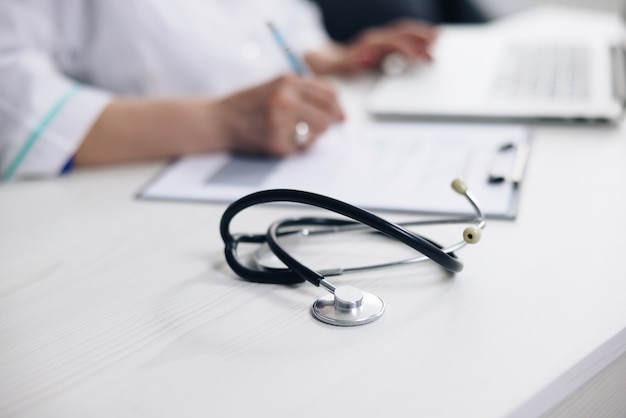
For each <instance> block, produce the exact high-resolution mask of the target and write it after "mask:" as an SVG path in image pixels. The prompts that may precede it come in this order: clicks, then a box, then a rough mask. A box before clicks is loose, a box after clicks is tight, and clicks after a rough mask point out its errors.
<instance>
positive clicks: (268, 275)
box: [220, 189, 463, 286]
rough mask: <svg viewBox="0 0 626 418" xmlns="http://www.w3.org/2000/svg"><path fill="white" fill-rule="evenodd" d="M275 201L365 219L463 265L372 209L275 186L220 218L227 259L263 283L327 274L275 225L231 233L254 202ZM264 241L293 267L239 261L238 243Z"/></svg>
mask: <svg viewBox="0 0 626 418" xmlns="http://www.w3.org/2000/svg"><path fill="white" fill-rule="evenodd" d="M273 202H292V203H301V204H305V205H310V206H316V207H319V208H322V209H326V210H329V211H332V212H335V213H338V214H341V215H344V216H346V217H348V218H350V219H353V220H355V221H357V222H360V223H363V224H365V225H367V226H369V227H371V228H373V229H375V230H377V231H379V232H380V233H382V234H384V235H386V236H388V237H390V238H393V239H396V240H398V241H400V242H402V243H403V244H405V245H407V246H409V247H411V248H413V249H415V250H416V251H418V252H420V253H421V254H423V255H425V256H427V257H429V258H430V259H431V260H433V261H434V262H435V263H437V264H439V265H440V266H441V267H443V268H444V269H446V270H448V271H450V272H453V273H457V272H459V271H461V270H462V269H463V264H462V263H461V261H459V260H458V259H457V258H455V257H454V256H453V255H450V254H447V253H446V252H444V251H442V250H441V249H440V248H438V247H437V246H436V245H434V244H432V243H431V242H430V241H428V240H426V239H424V238H422V237H420V236H419V235H416V234H414V233H412V232H410V231H408V230H407V229H405V228H403V227H401V226H399V225H397V224H394V223H392V222H389V221H386V220H384V219H382V218H380V217H379V216H376V215H374V214H373V213H371V212H368V211H366V210H363V209H361V208H358V207H356V206H353V205H350V204H348V203H345V202H342V201H340V200H336V199H333V198H330V197H327V196H323V195H319V194H316V193H311V192H305V191H301V190H292V189H273V190H263V191H259V192H256V193H252V194H249V195H247V196H244V197H242V198H241V199H238V200H237V201H235V202H233V203H232V204H231V205H230V206H229V207H228V208H227V209H226V211H224V214H223V215H222V219H221V222H220V234H221V236H222V240H223V241H224V244H225V255H226V260H227V262H228V264H229V266H230V267H231V268H232V269H233V271H234V272H235V273H237V274H238V275H239V276H241V277H242V278H244V279H246V280H250V281H254V282H260V283H280V284H295V283H300V282H302V281H303V278H302V277H300V275H303V276H305V277H304V278H305V279H306V280H308V281H310V282H311V283H313V284H315V285H316V286H318V285H319V280H320V279H322V278H323V277H321V276H319V274H317V273H315V272H314V271H313V270H310V269H308V268H307V267H305V266H303V265H302V264H301V263H299V262H298V261H297V260H295V259H294V258H293V257H291V256H290V255H289V254H288V253H287V252H286V251H284V250H283V249H282V248H281V246H280V245H279V244H278V243H277V237H276V236H274V237H273V238H272V237H271V236H270V235H272V234H271V233H270V232H271V228H270V232H268V234H267V235H247V236H243V235H240V236H234V235H233V234H231V233H230V223H231V221H232V219H233V218H234V217H235V216H236V215H237V214H238V213H239V212H241V211H242V210H244V209H246V208H248V207H250V206H254V205H258V204H263V203H273ZM274 235H275V228H274ZM268 237H269V239H268ZM264 241H267V242H268V245H270V246H271V248H272V251H273V252H275V254H276V256H277V257H278V258H279V259H280V260H281V261H282V262H283V263H284V264H285V265H286V266H288V267H289V268H290V269H285V270H283V271H275V270H274V271H263V270H255V269H251V268H248V267H245V266H243V265H242V264H241V263H240V262H239V260H238V259H237V256H236V251H237V245H238V243H240V242H257V243H261V242H264ZM294 270H295V271H294ZM309 273H312V274H309ZM318 276H319V277H318Z"/></svg>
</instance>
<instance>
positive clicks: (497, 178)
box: [487, 141, 529, 188]
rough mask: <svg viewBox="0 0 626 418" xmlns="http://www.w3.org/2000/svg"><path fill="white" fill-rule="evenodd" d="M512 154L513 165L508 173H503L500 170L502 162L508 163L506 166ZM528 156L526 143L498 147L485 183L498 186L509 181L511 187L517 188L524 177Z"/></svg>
mask: <svg viewBox="0 0 626 418" xmlns="http://www.w3.org/2000/svg"><path fill="white" fill-rule="evenodd" d="M512 152H514V153H515V155H514V156H513V164H512V165H511V168H510V171H509V172H508V173H504V171H505V170H502V161H505V162H509V163H508V164H507V166H508V165H509V164H510V158H511V155H510V153H512ZM528 155H529V146H528V143H526V141H520V142H507V143H505V144H503V145H501V146H500V147H498V149H497V150H496V156H495V158H494V160H493V162H492V163H491V166H490V168H489V171H488V174H487V183H489V184H500V183H504V182H506V181H509V182H511V184H512V185H513V187H515V188H517V187H519V185H520V183H521V182H522V178H523V177H524V171H525V170H526V162H527V161H528Z"/></svg>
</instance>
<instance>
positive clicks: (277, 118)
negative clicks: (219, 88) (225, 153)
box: [219, 75, 344, 156]
mask: <svg viewBox="0 0 626 418" xmlns="http://www.w3.org/2000/svg"><path fill="white" fill-rule="evenodd" d="M219 104H220V109H221V114H222V115H223V117H222V118H221V124H222V125H223V126H224V129H223V131H225V134H224V136H225V137H226V142H227V144H228V145H227V148H228V149H229V150H232V151H239V152H246V153H256V154H269V155H275V156H283V155H289V154H293V153H295V152H298V151H301V150H302V149H304V148H306V147H308V146H310V145H311V144H312V143H313V142H314V141H315V140H316V139H317V138H318V137H319V136H320V135H321V134H322V133H324V132H325V131H326V130H327V129H328V128H329V127H330V126H331V125H332V124H333V123H336V122H338V121H341V120H343V119H344V112H343V110H342V108H341V105H340V104H339V100H338V98H337V93H336V92H335V90H334V89H333V88H332V87H331V86H330V85H329V84H327V83H325V82H324V81H322V80H319V79H304V78H301V77H297V76H295V75H286V76H282V77H279V78H278V79H276V80H273V81H271V82H268V83H265V84H263V85H260V86H257V87H254V88H251V89H248V90H244V91H241V92H238V93H236V94H233V95H232V96H229V97H227V98H225V99H223V100H222V101H220V103H219Z"/></svg>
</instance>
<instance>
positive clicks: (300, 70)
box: [267, 22, 313, 77]
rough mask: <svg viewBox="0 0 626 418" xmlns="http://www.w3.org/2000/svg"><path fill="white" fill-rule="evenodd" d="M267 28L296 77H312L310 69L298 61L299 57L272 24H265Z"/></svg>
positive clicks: (300, 60) (301, 61) (302, 61)
mask: <svg viewBox="0 0 626 418" xmlns="http://www.w3.org/2000/svg"><path fill="white" fill-rule="evenodd" d="M267 27H268V28H270V31H271V32H272V35H273V36H274V40H275V41H276V43H277V44H278V46H279V47H280V49H282V50H283V52H284V53H285V55H286V56H287V59H288V60H289V65H291V68H292V69H293V70H294V71H295V72H296V73H297V74H298V75H300V76H302V77H309V76H312V75H313V71H311V69H310V68H309V67H308V66H307V65H306V63H305V62H304V60H302V59H300V57H298V56H297V55H296V54H295V53H294V52H293V50H292V49H291V47H290V46H289V45H288V44H287V41H285V38H284V37H283V35H282V34H281V33H280V31H279V30H278V29H277V28H276V26H274V24H273V23H272V22H267Z"/></svg>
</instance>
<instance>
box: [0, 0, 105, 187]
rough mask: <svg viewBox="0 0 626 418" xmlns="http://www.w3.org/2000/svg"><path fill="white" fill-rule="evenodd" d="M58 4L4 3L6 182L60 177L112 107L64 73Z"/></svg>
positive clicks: (0, 93)
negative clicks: (60, 60) (59, 61)
mask: <svg viewBox="0 0 626 418" xmlns="http://www.w3.org/2000/svg"><path fill="white" fill-rule="evenodd" d="M55 3H56V2H55V1H52V0H48V1H44V0H3V1H2V2H0V174H1V176H2V179H3V180H10V179H19V178H30V177H51V176H55V175H58V174H60V173H61V171H62V169H63V167H64V166H65V165H66V164H67V163H68V161H69V160H70V159H71V158H72V156H73V154H74V153H75V151H76V149H77V148H78V147H79V146H80V143H81V141H82V139H83V138H84V137H85V135H86V134H87V133H88V131H89V129H90V128H91V126H92V125H93V123H94V122H95V121H96V119H97V118H98V117H99V115H100V113H101V112H102V110H103V109H104V108H105V107H106V105H107V104H108V103H109V102H110V100H111V96H110V95H109V94H108V93H107V92H104V91H100V90H98V89H94V88H91V87H88V86H82V85H80V84H79V83H77V82H76V81H74V80H72V79H71V78H69V77H67V76H65V75H63V74H62V72H61V71H60V70H59V69H58V64H57V62H56V60H55V58H56V57H57V56H58V54H60V53H62V52H63V51H62V48H63V44H62V42H61V37H60V36H59V34H58V28H56V27H55V18H54V16H55V15H54V13H55V11H54V6H55Z"/></svg>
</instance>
